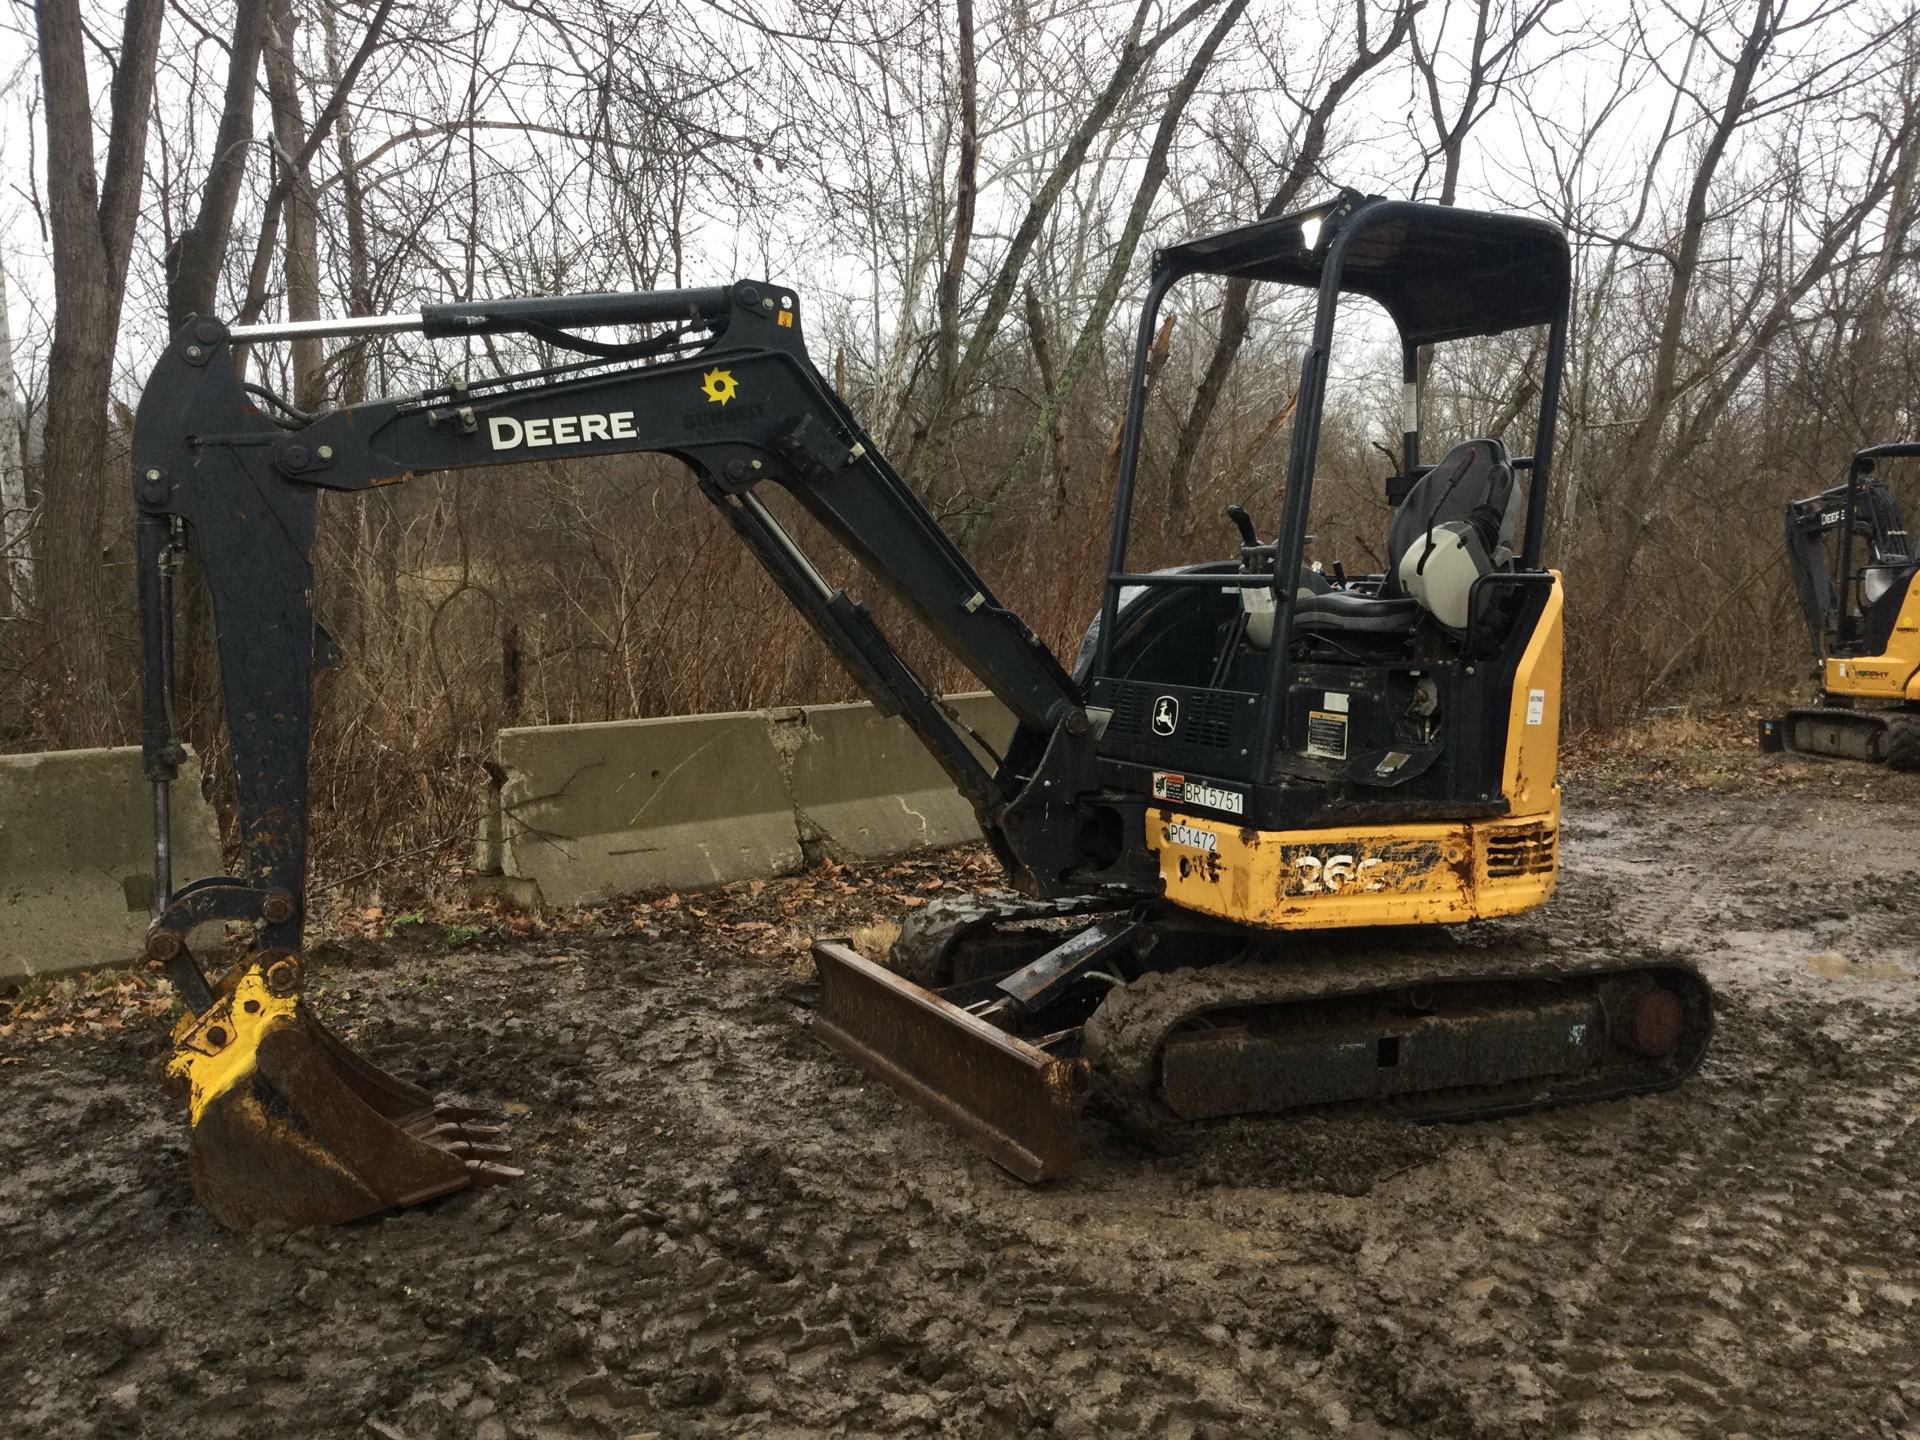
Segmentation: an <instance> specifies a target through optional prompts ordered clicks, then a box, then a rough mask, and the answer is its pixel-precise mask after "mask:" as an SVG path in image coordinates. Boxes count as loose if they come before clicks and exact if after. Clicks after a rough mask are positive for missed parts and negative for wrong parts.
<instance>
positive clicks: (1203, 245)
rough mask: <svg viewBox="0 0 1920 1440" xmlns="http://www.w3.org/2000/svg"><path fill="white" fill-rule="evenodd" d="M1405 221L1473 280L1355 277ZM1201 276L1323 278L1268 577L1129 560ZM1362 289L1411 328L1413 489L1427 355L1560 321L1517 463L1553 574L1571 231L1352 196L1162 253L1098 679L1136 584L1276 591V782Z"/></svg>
mask: <svg viewBox="0 0 1920 1440" xmlns="http://www.w3.org/2000/svg"><path fill="white" fill-rule="evenodd" d="M1395 227H1398V228H1399V230H1400V231H1401V232H1403V233H1405V234H1408V235H1412V236H1415V237H1419V236H1421V235H1422V233H1423V232H1425V231H1437V232H1440V233H1442V234H1443V235H1444V236H1446V237H1460V239H1459V240H1458V242H1457V243H1460V244H1461V246H1462V250H1463V254H1462V256H1461V260H1462V265H1461V268H1460V270H1459V273H1457V274H1455V275H1453V276H1451V277H1450V278H1449V277H1446V276H1441V277H1438V278H1435V277H1429V290H1428V292H1427V293H1424V294H1418V295H1415V294H1409V293H1407V291H1406V290H1405V289H1400V290H1396V288H1395V286H1394V277H1393V271H1392V266H1391V263H1390V261H1389V262H1388V263H1386V264H1384V265H1380V266H1378V267H1377V273H1375V274H1371V275H1369V276H1368V278H1367V281H1366V282H1365V283H1364V284H1351V283H1348V281H1349V277H1348V274H1347V271H1348V263H1349V258H1350V257H1351V256H1352V255H1353V253H1354V251H1355V247H1356V246H1357V245H1359V244H1360V243H1361V242H1362V241H1365V240H1368V239H1370V238H1376V237H1379V236H1381V235H1382V234H1383V233H1388V232H1392V231H1393V230H1394V229H1395ZM1437 243H1440V244H1445V243H1447V241H1446V240H1441V241H1439V242H1437ZM1476 243H1478V244H1481V245H1483V246H1484V247H1485V248H1486V249H1487V251H1488V252H1490V253H1491V254H1493V255H1494V256H1495V257H1496V260H1497V263H1489V264H1488V265H1486V266H1485V267H1484V272H1483V273H1477V272H1475V271H1474V270H1473V268H1472V265H1471V260H1470V258H1469V256H1468V255H1467V254H1466V253H1464V252H1465V250H1466V249H1467V248H1468V247H1469V246H1470V245H1473V244H1476ZM1516 264H1520V265H1522V266H1523V267H1527V273H1528V274H1529V279H1530V280H1531V281H1532V284H1531V287H1530V288H1529V287H1522V289H1521V290H1520V292H1519V293H1502V288H1501V287H1502V282H1503V278H1504V277H1510V276H1511V275H1512V274H1514V273H1515V266H1516ZM1195 274H1214V275H1241V276H1246V277H1247V278H1250V279H1256V280H1264V281H1269V282H1272V283H1280V284H1291V285H1296V286H1306V285H1309V284H1311V285H1313V286H1314V287H1315V288H1316V291H1317V297H1318V298H1317V303H1316V310H1315V316H1314V328H1313V338H1312V340H1311V342H1310V343H1309V344H1308V346H1307V350H1306V354H1305V356H1304V357H1303V358H1302V360H1301V366H1300V387H1299V392H1298V397H1297V401H1296V404H1295V408H1294V420H1293V442H1292V449H1291V452H1290V454H1289V456H1288V461H1287V477H1286V489H1285V492H1284V503H1283V509H1282V514H1281V521H1280V532H1279V535H1278V537H1277V538H1276V540H1275V545H1274V564H1273V566H1272V570H1271V572H1270V573H1268V574H1264V575H1250V576H1242V577H1232V576H1218V575H1207V576H1198V575H1179V574H1138V573H1133V572H1130V571H1128V569H1127V565H1126V559H1127V544H1128V538H1129V531H1130V528H1131V522H1132V513H1133V504H1134V492H1135V485H1136V480H1137V476H1138V473H1139V463H1140V451H1141V432H1142V429H1143V427H1144V422H1145V408H1146V364H1147V355H1148V353H1149V350H1150V348H1151V346H1152V343H1153V338H1154V334H1155V331H1156V327H1157V325H1158V322H1159V314H1160V307H1161V305H1162V303H1163V302H1164V301H1165V299H1166V297H1167V294H1168V292H1169V291H1171V289H1172V288H1173V286H1174V284H1175V283H1176V282H1178V281H1179V280H1181V279H1184V278H1186V277H1188V276H1191V275H1195ZM1450 283H1451V284H1457V286H1458V288H1459V295H1458V296H1453V295H1447V298H1448V299H1450V300H1453V301H1454V302H1455V303H1454V304H1452V305H1447V306H1435V305H1434V304H1433V303H1432V302H1433V299H1434V294H1435V293H1440V294H1446V292H1447V290H1448V286H1449V284H1450ZM1355 293H1358V294H1367V295H1370V296H1371V297H1372V298H1374V299H1376V300H1379V301H1380V302H1381V303H1382V305H1383V306H1385V308H1387V310H1388V311H1389V313H1390V314H1392V315H1393V317H1394V320H1395V323H1396V325H1397V326H1398V328H1399V330H1400V335H1401V342H1402V353H1403V363H1402V377H1403V383H1404V384H1405V385H1406V386H1407V387H1408V398H1407V415H1406V421H1407V423H1406V424H1405V425H1404V434H1403V437H1402V463H1403V466H1404V468H1405V472H1406V476H1405V478H1406V479H1407V480H1408V481H1409V482H1410V481H1411V479H1412V478H1413V477H1415V476H1417V475H1418V474H1419V473H1420V472H1421V468H1422V467H1421V465H1420V427H1419V419H1418V391H1417V387H1418V383H1419V352H1420V349H1421V347H1422V346H1424V345H1429V344H1434V343H1438V342H1441V341H1445V340H1451V339H1460V338H1465V337H1467V336H1471V335H1494V334H1501V333H1504V332H1506V331H1509V330H1514V329H1521V328H1530V327H1533V326H1536V325H1540V324H1545V325H1546V326H1547V327H1548V329H1547V347H1546V354H1545V356H1544V360H1543V370H1544V374H1543V378H1542V383H1541V386H1540V398H1539V419H1538V423H1537V426H1536V429H1535V434H1534V448H1533V455H1532V456H1531V457H1528V458H1526V459H1523V460H1521V461H1518V462H1516V465H1515V468H1516V469H1522V468H1524V469H1526V470H1528V471H1530V472H1531V474H1530V484H1529V487H1528V502H1527V523H1526V532H1525V538H1524V541H1523V542H1522V546H1521V550H1520V554H1519V556H1518V557H1517V568H1518V569H1519V570H1521V571H1523V572H1524V571H1538V570H1539V569H1540V550H1541V544H1542V539H1543V536H1544V531H1545V524H1546V511H1547V494H1548V490H1549V487H1550V485H1551V483H1552V474H1553V448H1554V432H1555V425H1556V421H1557V418H1558V414H1557V412H1558V410H1559V393H1560V374H1561V370H1562V367H1563V365H1564V362H1565V358H1566V342H1567V322H1568V310H1569V306H1570V303H1571V293H1572V261H1571V256H1570V254H1569V251H1568V249H1567V242H1566V237H1565V235H1564V234H1563V233H1562V232H1561V230H1560V229H1559V228H1558V227H1557V226H1554V225H1551V224H1548V223H1547V222H1544V221H1540V220H1535V219H1530V218H1526V217H1519V216H1510V215H1492V214H1479V213H1476V212H1470V211H1462V210H1457V209H1453V208H1451V207H1444V206H1438V205H1423V204H1418V203H1414V202H1410V201H1395V200H1384V199H1379V198H1372V197H1367V196H1363V195H1360V194H1358V193H1356V192H1353V191H1343V192H1342V193H1341V194H1340V195H1339V196H1338V197H1337V198H1336V199H1335V200H1333V201H1330V202H1328V203H1326V204H1323V205H1319V206H1315V207H1313V208H1311V209H1308V210H1303V211H1300V212H1298V213H1297V214H1294V215H1290V216H1286V217H1284V218H1281V219H1278V220H1273V221H1266V222H1262V223H1261V224H1259V225H1254V226H1248V227H1246V228H1245V229H1244V230H1242V231H1239V232H1228V233H1227V234H1226V235H1223V236H1213V237H1207V238H1206V239H1204V240H1201V241H1196V242H1193V243H1191V244H1189V245H1186V246H1182V247H1179V248H1177V249H1174V250H1166V251H1161V252H1160V253H1159V254H1158V255H1156V256H1155V260H1154V268H1153V274H1152V278H1151V280H1150V282H1149V284H1148V287H1147V294H1146V300H1145V303H1144V304H1143V305H1142V307H1141V311H1140V321H1139V325H1138V327H1137V329H1136V336H1135V345H1134V357H1133V368H1132V373H1131V377H1130V380H1129V384H1128V392H1127V411H1126V420H1125V428H1124V431H1123V434H1122V439H1121V449H1120V471H1119V476H1118V481H1117V484H1116V487H1115V502H1114V513H1113V530H1112V536H1111V539H1110V542H1109V545H1108V558H1107V579H1106V586H1105V590H1104V592H1103V595H1102V600H1101V612H1100V636H1099V644H1098V647H1097V649H1096V652H1095V656H1094V662H1093V666H1092V669H1091V672H1090V674H1089V675H1088V677H1087V680H1088V683H1089V684H1093V683H1095V682H1098V681H1100V680H1101V679H1103V678H1106V677H1108V676H1110V675H1111V674H1112V662H1113V645H1114V638H1115V635H1116V633H1117V629H1118V611H1119V603H1120V591H1121V588H1122V587H1123V586H1135V585H1144V586H1150V587H1175V586H1182V585H1196V584H1197V585H1211V586H1221V585H1236V584H1238V585H1241V586H1252V585H1262V584H1264V585H1267V586H1269V587H1270V588H1271V590H1272V593H1273V602H1274V607H1275V616H1274V634H1273V641H1272V645H1271V647H1270V654H1271V657H1272V659H1271V664H1270V668H1269V670H1268V674H1267V681H1266V688H1265V692H1264V694H1263V695H1262V696H1261V698H1260V705H1259V710H1258V718H1257V720H1256V722H1255V728H1254V734H1255V736H1256V737H1257V743H1258V744H1259V746H1260V747H1261V749H1260V753H1259V754H1258V755H1257V757H1256V763H1255V766H1254V773H1255V774H1256V775H1258V776H1262V777H1268V776H1271V775H1272V774H1273V772H1274V766H1275V760H1276V755H1277V752H1278V750H1279V749H1280V747H1281V746H1282V745H1283V744H1284V743H1285V737H1284V736H1283V735H1282V733H1281V731H1282V729H1283V726H1282V724H1281V723H1280V722H1281V718H1282V716H1283V715H1284V713H1285V709H1284V707H1285V704H1286V696H1287V693H1288V687H1289V684H1290V670H1291V662H1290V660H1289V658H1288V651H1289V643H1288V642H1289V641H1290V639H1291V637H1292V624H1293V610H1294V581H1293V577H1294V576H1295V575H1296V574H1298V572H1299V567H1300V562H1301V559H1302V556H1303V554H1304V551H1305V549H1306V541H1307V524H1308V519H1309V515H1310V507H1311V503H1312V491H1313V468H1314V459H1315V456H1316V455H1317V453H1318V450H1319V442H1320V420H1321V415H1322V413H1323V410H1324V406H1325V403H1326V384H1327V366H1328V361H1329V357H1330V354H1331V351H1332V344H1333V330H1334V322H1335V319H1336V316H1337V313H1338V310H1339V305H1340V301H1341V299H1342V297H1343V296H1345V295H1348V294H1355Z"/></svg>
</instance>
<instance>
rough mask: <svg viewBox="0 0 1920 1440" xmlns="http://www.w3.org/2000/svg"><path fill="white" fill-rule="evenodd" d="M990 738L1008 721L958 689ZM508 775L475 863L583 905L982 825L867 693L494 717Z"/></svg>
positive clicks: (916, 845) (917, 842)
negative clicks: (865, 700)
mask: <svg viewBox="0 0 1920 1440" xmlns="http://www.w3.org/2000/svg"><path fill="white" fill-rule="evenodd" d="M954 703H955V707H956V709H957V710H958V711H959V713H960V714H961V716H962V718H963V719H964V720H965V722H966V723H967V724H968V725H970V726H972V727H973V728H974V729H975V730H977V731H979V732H980V733H981V734H982V735H983V736H984V737H985V738H986V739H987V740H988V741H989V742H990V743H991V744H992V745H994V746H995V747H996V748H998V747H1000V746H1003V745H1004V744H1005V742H1006V740H1007V738H1008V736H1010V735H1011V734H1012V732H1013V720H1012V717H1011V716H1010V715H1009V714H1008V713H1007V711H1006V710H1005V708H1004V707H1002V706H1001V705H1000V704H999V702H998V701H996V700H994V699H993V697H992V696H990V695H973V696H962V697H956V700H955V702H954ZM496 756H497V759H498V761H499V765H500V768H501V770H502V771H503V772H504V773H505V776H506V778H505V781H504V782H503V783H502V784H501V785H500V787H499V788H498V789H497V790H496V791H495V792H494V793H493V795H492V797H491V800H490V803H489V804H488V805H486V806H485V807H483V814H482V819H481V825H480V834H479V836H478V843H477V845H476V849H475V856H474V866H475V868H476V869H477V870H479V871H480V872H481V873H482V874H490V875H498V876H502V877H506V878H509V879H515V880H525V881H532V882H534V883H536V884H537V885H538V887H539V899H540V901H542V902H544V903H546V904H549V905H585V904H592V903H595V902H597V901H600V900H606V899H610V898H612V897H613V896H616V895H626V894H633V893H635V892H638V891H644V890H656V889H676V890H677V889H699V888H702V887H708V886H715V885H724V884H727V883H728V882H730V881H734V880H744V879H749V878H752V877H755V876H770V875H786V874H792V873H794V872H796V871H798V870H801V869H803V868H805V866H806V865H807V864H808V863H809V860H810V858H813V857H815V856H821V855H825V856H834V857H839V858H846V859H862V860H868V859H878V858H882V857H885V856H889V855H899V854H904V853H906V852H908V851H911V850H916V849H928V848H934V847H938V846H944V845H955V844H960V843H962V842H964V841H967V840H974V839H978V838H979V834H980V832H979V829H978V827H977V826H976V825H975V823H974V818H973V812H972V809H971V807H970V806H968V805H967V803H966V802H965V801H964V800H962V799H961V798H960V796H959V794H958V792H957V791H955V789H954V788H953V785H952V782H951V781H949V780H948V779H947V777H946V774H945V772H943V771H942V770H941V769H940V767H939V766H938V765H936V764H935V763H934V761H933V758H932V757H931V756H930V755H928V754H927V752H926V750H925V749H924V748H923V747H922V746H921V745H920V743H919V741H917V740H916V739H914V737H913V734H912V732H911V731H909V730H908V729H907V727H906V726H905V725H904V724H903V723H901V722H900V721H899V720H898V719H882V718H881V717H880V716H879V715H877V714H875V713H874V710H873V707H872V706H870V705H866V704H854V705H814V706H805V707H792V708H787V709H781V710H756V711H747V712H742V713H738V714H730V715H689V716H673V717H668V718H665V719H658V720H630V721H614V722H611V723H606V724H595V725H548V726H537V727H528V728H524V729H513V730H502V731H501V732H500V736H499V741H498V745H497V749H496Z"/></svg>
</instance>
